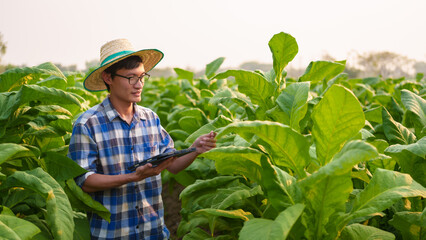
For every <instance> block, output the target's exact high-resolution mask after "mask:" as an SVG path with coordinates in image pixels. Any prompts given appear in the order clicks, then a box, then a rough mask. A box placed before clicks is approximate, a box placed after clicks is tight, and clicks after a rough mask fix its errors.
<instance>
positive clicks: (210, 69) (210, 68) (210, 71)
mask: <svg viewBox="0 0 426 240" xmlns="http://www.w3.org/2000/svg"><path fill="white" fill-rule="evenodd" d="M223 61H225V58H224V57H220V58H218V59H216V60H214V61H213V62H211V63H209V64H207V65H206V76H207V78H211V77H213V76H214V74H215V73H216V71H217V70H218V69H219V68H220V66H221V65H222V63H223Z"/></svg>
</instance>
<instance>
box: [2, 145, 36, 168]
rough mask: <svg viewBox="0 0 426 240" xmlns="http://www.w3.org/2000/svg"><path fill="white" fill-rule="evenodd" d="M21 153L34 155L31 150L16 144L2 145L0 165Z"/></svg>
mask: <svg viewBox="0 0 426 240" xmlns="http://www.w3.org/2000/svg"><path fill="white" fill-rule="evenodd" d="M19 153H28V154H32V152H30V150H29V149H28V148H26V147H23V146H21V145H19V144H15V143H0V164H2V163H3V162H5V161H7V160H8V159H10V158H12V157H13V156H15V155H16V154H19Z"/></svg>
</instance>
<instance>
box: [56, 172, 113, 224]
mask: <svg viewBox="0 0 426 240" xmlns="http://www.w3.org/2000/svg"><path fill="white" fill-rule="evenodd" d="M64 190H65V192H66V193H67V196H68V198H69V199H70V202H71V205H72V206H73V207H75V208H77V209H80V210H85V211H90V212H93V213H96V214H97V215H99V216H100V217H102V218H103V219H105V220H107V221H108V222H109V221H110V218H111V213H110V212H109V210H108V209H106V208H105V207H104V206H103V205H102V204H101V203H99V202H98V201H95V200H93V198H92V197H91V196H90V195H89V194H87V193H85V192H83V190H82V189H81V188H80V187H79V186H77V184H76V183H75V181H74V179H69V180H67V181H66V187H65V188H64Z"/></svg>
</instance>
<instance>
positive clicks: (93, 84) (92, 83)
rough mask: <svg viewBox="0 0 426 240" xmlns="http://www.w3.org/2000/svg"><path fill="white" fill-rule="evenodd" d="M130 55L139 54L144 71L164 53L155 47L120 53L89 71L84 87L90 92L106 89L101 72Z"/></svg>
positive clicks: (151, 67) (161, 57) (157, 61)
mask: <svg viewBox="0 0 426 240" xmlns="http://www.w3.org/2000/svg"><path fill="white" fill-rule="evenodd" d="M130 56H139V57H140V58H141V59H142V64H143V65H144V68H145V71H146V72H149V71H150V70H151V69H153V68H154V67H155V66H156V65H157V64H158V63H159V62H160V61H161V59H163V57H164V54H163V53H162V52H161V51H159V50H157V49H143V50H139V51H135V52H131V53H126V54H123V55H120V56H119V57H117V58H114V59H113V60H111V61H108V62H107V63H105V64H103V65H101V66H100V67H98V68H97V69H95V70H93V71H92V72H91V73H89V75H88V76H87V77H86V79H85V80H84V84H83V85H84V88H85V89H87V90H88V91H91V92H96V91H104V90H106V89H107V87H106V85H105V83H104V81H103V80H102V76H101V75H102V72H103V71H104V70H105V69H107V68H108V67H110V66H111V65H113V64H114V63H117V62H119V61H121V60H123V59H125V58H127V57H130Z"/></svg>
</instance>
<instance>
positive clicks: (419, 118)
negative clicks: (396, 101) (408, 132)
mask: <svg viewBox="0 0 426 240" xmlns="http://www.w3.org/2000/svg"><path fill="white" fill-rule="evenodd" d="M401 101H402V103H403V104H404V107H405V108H406V109H407V111H408V112H407V113H406V116H405V118H406V121H408V122H411V124H412V125H414V127H415V128H416V134H417V136H418V137H419V138H420V137H422V136H423V135H421V130H422V129H423V128H424V127H425V126H426V100H425V99H423V98H421V97H420V96H418V95H417V94H415V93H412V92H410V91H408V90H405V89H403V90H401Z"/></svg>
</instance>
